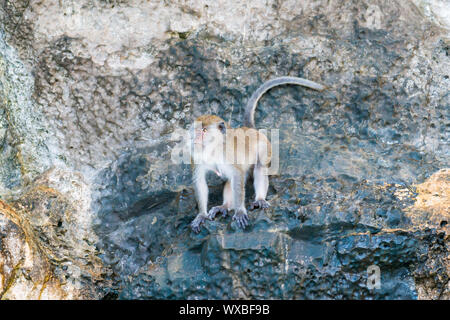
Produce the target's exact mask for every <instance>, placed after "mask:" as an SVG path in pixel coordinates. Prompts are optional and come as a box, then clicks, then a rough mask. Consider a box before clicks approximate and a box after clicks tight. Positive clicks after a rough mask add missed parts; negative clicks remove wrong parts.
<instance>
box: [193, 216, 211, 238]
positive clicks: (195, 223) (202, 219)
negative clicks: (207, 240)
mask: <svg viewBox="0 0 450 320" xmlns="http://www.w3.org/2000/svg"><path fill="white" fill-rule="evenodd" d="M207 218H208V217H207V216H205V215H204V214H199V215H197V216H196V217H195V219H194V221H192V222H191V229H192V231H194V232H195V233H199V232H200V227H201V225H202V224H203V223H204V222H205V221H206V219H207Z"/></svg>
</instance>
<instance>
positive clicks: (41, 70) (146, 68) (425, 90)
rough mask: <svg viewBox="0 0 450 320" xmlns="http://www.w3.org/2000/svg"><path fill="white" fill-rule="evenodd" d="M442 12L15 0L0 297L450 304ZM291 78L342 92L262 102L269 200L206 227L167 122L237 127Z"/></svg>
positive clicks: (214, 196) (6, 47)
mask: <svg viewBox="0 0 450 320" xmlns="http://www.w3.org/2000/svg"><path fill="white" fill-rule="evenodd" d="M449 11H450V8H449V6H448V3H447V2H446V1H440V0H435V1H419V0H414V1H385V0H375V1H337V0H336V1H295V0H283V1H275V0H267V1H260V0H251V1H222V0H220V1H217V0H216V1H162V0H161V1H143V0H142V1H139V0H129V1H127V0H117V1H115V0H81V1H75V0H68V1H56V0H49V1H25V0H23V1H22V0H19V1H14V2H12V1H0V142H1V144H0V298H2V299H18V298H20V299H39V298H42V299H46V298H47V299H116V298H121V299H161V298H168V299H171V298H188V299H197V298H210V299H214V298H220V299H228V298H249V299H260V298H265V299H274V298H275V299H355V298H358V299H402V298H403V299H404V298H407V299H449V298H450V282H449V279H450V278H449V277H450V255H449V245H450V242H449V230H450V229H449V224H448V222H449V219H450V213H449V211H450V210H449V208H450V194H449V193H450V191H449V190H450V169H449V168H450V160H449V159H450V158H449V155H450V153H449V127H450V112H449V111H450V95H449V87H450V79H449V76H450V60H449V51H450V50H449V45H450V33H449V30H450V18H449V16H450V13H449ZM283 75H290V76H300V77H304V78H307V79H310V80H313V81H316V82H319V83H322V84H324V85H326V86H327V90H325V91H323V92H320V93H319V92H316V91H313V90H308V89H305V88H299V87H295V86H284V87H280V88H275V89H273V90H271V91H269V92H268V93H267V94H266V95H265V96H264V97H263V99H262V100H261V101H260V103H259V105H258V109H257V113H256V124H257V127H259V128H265V129H278V130H279V131H278V132H279V139H280V147H279V158H280V167H279V173H278V175H275V176H272V177H271V181H270V190H269V196H268V200H269V201H270V203H271V205H272V206H271V208H270V209H268V210H265V211H259V210H256V211H253V212H252V213H251V215H250V216H251V218H250V227H249V228H247V229H246V230H245V231H242V230H240V229H238V228H237V227H236V225H235V224H234V222H232V221H231V218H218V219H216V220H215V221H209V222H207V223H206V225H205V226H204V228H203V229H202V232H201V233H200V234H198V235H196V234H194V233H192V232H191V231H190V229H189V227H188V225H189V223H190V221H191V220H192V219H193V218H194V217H195V215H196V213H197V212H196V204H195V198H194V195H193V190H192V187H191V185H190V181H191V174H190V167H189V165H186V164H176V163H173V162H171V153H172V151H173V149H174V147H175V146H176V141H174V139H173V134H174V132H176V130H177V129H179V128H181V129H185V128H187V127H188V125H189V124H190V123H191V122H192V121H193V120H194V119H195V118H196V117H197V116H199V115H200V114H203V113H215V114H218V115H219V116H221V117H223V118H224V119H227V121H229V122H230V124H231V125H232V126H238V125H240V124H241V122H242V118H243V108H244V106H245V103H246V102H247V99H248V98H249V97H250V95H251V94H252V93H253V92H254V90H256V88H257V87H258V86H259V85H261V84H262V83H263V82H264V81H265V80H268V79H270V78H273V77H276V76H283ZM209 183H210V187H211V188H210V190H211V194H210V199H211V200H210V205H215V204H216V203H219V202H220V201H221V187H222V185H223V181H221V180H220V179H219V178H217V177H213V176H211V177H210V179H209ZM247 190H248V192H247V196H248V198H249V199H250V197H251V196H252V190H251V185H250V184H249V185H248V188H247ZM371 268H375V269H376V270H378V271H379V273H378V274H379V276H380V278H379V280H380V281H379V286H375V287H373V286H370V285H368V284H369V282H370V281H371V277H372V274H371V273H370V272H369V270H371Z"/></svg>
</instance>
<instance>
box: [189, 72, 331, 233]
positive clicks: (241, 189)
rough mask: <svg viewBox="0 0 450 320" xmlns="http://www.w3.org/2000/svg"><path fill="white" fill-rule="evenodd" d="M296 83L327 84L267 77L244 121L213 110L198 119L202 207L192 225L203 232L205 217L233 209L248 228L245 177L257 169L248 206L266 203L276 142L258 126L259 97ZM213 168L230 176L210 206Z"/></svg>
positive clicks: (197, 177) (196, 157)
mask: <svg viewBox="0 0 450 320" xmlns="http://www.w3.org/2000/svg"><path fill="white" fill-rule="evenodd" d="M284 84H295V85H300V86H304V87H307V88H311V89H315V90H320V91H321V90H323V89H324V88H325V87H324V86H322V85H320V84H318V83H315V82H313V81H309V80H306V79H302V78H297V77H280V78H275V79H272V80H269V81H267V82H265V83H263V84H262V85H261V86H260V87H259V88H258V89H257V90H256V91H255V92H254V93H253V94H252V96H251V97H250V99H249V101H248V102H247V106H246V109H245V115H244V126H243V127H241V128H236V129H232V128H230V127H229V126H228V125H227V124H226V122H225V121H224V120H223V119H222V118H220V117H218V116H215V115H202V116H200V117H198V118H197V119H196V121H195V123H194V130H193V136H192V140H193V144H194V152H193V154H192V156H191V162H192V163H193V165H194V186H195V195H196V198H197V204H198V209H199V213H198V215H197V217H196V218H195V219H194V220H193V221H192V223H191V228H192V230H193V231H194V232H196V233H198V232H200V226H201V225H202V224H203V223H204V222H205V220H206V219H209V220H212V219H214V218H215V216H216V215H217V214H218V213H221V214H222V215H223V216H226V215H227V213H228V210H231V209H233V210H234V215H233V220H234V221H236V223H237V225H238V226H239V227H240V228H242V229H244V228H245V227H246V226H247V225H248V215H247V210H246V208H245V182H246V179H247V176H248V173H249V172H251V173H252V174H253V180H254V188H255V201H254V202H253V203H252V204H251V207H250V209H251V210H253V209H256V208H262V209H266V208H268V207H269V206H270V204H269V203H268V202H267V201H266V195H267V190H268V188H269V178H268V174H267V172H268V167H269V165H270V161H271V157H272V146H271V144H270V142H269V140H268V139H267V137H266V136H265V135H264V134H262V133H261V132H259V131H258V130H256V129H255V120H254V114H255V109H256V105H257V104H258V101H259V99H260V98H261V97H262V96H263V94H264V93H266V92H267V91H268V90H270V89H271V88H273V87H276V86H280V85H284ZM208 171H213V172H215V173H216V174H217V175H219V176H223V177H224V178H226V179H227V182H226V183H225V187H224V189H223V203H222V205H220V206H216V207H213V208H211V209H210V210H209V211H207V204H208V185H207V184H206V173H207V172H208Z"/></svg>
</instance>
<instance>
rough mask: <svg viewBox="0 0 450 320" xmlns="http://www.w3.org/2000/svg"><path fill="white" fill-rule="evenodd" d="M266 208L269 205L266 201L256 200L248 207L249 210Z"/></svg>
mask: <svg viewBox="0 0 450 320" xmlns="http://www.w3.org/2000/svg"><path fill="white" fill-rule="evenodd" d="M268 207H270V203H268V202H267V201H266V200H256V201H255V202H253V203H252V204H251V205H250V210H254V209H267V208H268Z"/></svg>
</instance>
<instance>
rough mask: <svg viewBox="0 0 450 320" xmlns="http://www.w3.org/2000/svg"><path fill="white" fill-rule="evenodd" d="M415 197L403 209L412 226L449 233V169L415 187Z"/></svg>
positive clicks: (436, 173)
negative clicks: (439, 228)
mask: <svg viewBox="0 0 450 320" xmlns="http://www.w3.org/2000/svg"><path fill="white" fill-rule="evenodd" d="M414 187H415V188H416V193H417V195H416V197H415V200H416V201H415V202H414V204H413V205H412V206H410V207H408V208H406V209H405V211H406V212H407V217H408V218H410V219H411V221H412V222H413V223H414V224H422V225H423V224H425V225H431V226H433V227H437V226H439V227H441V228H444V229H445V230H446V231H447V234H448V231H449V222H450V169H449V168H445V169H441V170H439V171H438V172H435V173H434V174H433V175H432V176H431V177H429V178H428V179H427V180H426V181H424V182H423V183H421V184H418V185H415V186H414Z"/></svg>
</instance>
